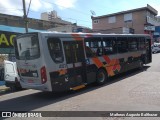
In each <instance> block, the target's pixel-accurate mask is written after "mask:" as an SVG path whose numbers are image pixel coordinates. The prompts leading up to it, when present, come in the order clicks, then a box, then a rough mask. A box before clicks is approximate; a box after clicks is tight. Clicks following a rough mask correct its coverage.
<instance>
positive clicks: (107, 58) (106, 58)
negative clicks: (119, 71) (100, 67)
mask: <svg viewBox="0 0 160 120" xmlns="http://www.w3.org/2000/svg"><path fill="white" fill-rule="evenodd" d="M103 58H104V59H105V61H106V62H107V63H108V64H109V63H110V62H111V60H110V58H109V57H108V56H106V55H103Z"/></svg>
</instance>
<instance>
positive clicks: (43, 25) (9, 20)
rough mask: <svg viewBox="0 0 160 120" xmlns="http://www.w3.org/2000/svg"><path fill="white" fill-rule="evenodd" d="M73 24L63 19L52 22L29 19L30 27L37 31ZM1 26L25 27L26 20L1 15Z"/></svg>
mask: <svg viewBox="0 0 160 120" xmlns="http://www.w3.org/2000/svg"><path fill="white" fill-rule="evenodd" d="M67 24H71V22H67V21H64V20H61V19H58V18H56V19H54V20H52V21H46V20H40V19H34V18H28V27H29V28H32V29H37V30H47V29H50V28H54V27H60V26H64V25H67ZM0 25H6V26H13V27H25V24H24V18H23V17H20V16H14V15H7V14H1V13H0Z"/></svg>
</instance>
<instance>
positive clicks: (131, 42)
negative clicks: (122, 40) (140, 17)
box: [128, 37, 138, 51]
mask: <svg viewBox="0 0 160 120" xmlns="http://www.w3.org/2000/svg"><path fill="white" fill-rule="evenodd" d="M137 43H138V41H137V38H135V37H129V38H128V50H129V51H136V50H138V44H137Z"/></svg>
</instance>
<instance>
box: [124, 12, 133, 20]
mask: <svg viewBox="0 0 160 120" xmlns="http://www.w3.org/2000/svg"><path fill="white" fill-rule="evenodd" d="M131 20H132V13H128V14H124V21H131Z"/></svg>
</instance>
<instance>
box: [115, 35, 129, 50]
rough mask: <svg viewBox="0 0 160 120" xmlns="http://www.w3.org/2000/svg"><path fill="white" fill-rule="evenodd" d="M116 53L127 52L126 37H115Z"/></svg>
mask: <svg viewBox="0 0 160 120" xmlns="http://www.w3.org/2000/svg"><path fill="white" fill-rule="evenodd" d="M117 49H118V53H125V52H128V43H127V37H117Z"/></svg>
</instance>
